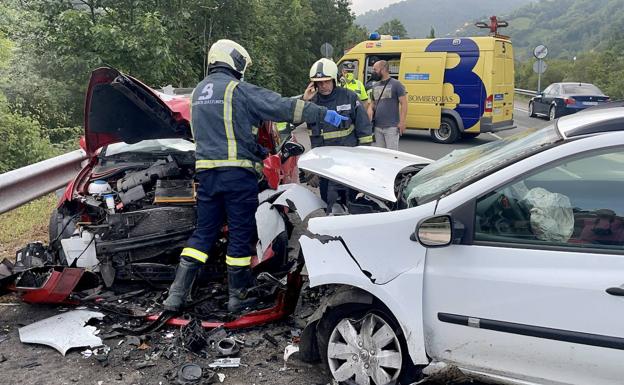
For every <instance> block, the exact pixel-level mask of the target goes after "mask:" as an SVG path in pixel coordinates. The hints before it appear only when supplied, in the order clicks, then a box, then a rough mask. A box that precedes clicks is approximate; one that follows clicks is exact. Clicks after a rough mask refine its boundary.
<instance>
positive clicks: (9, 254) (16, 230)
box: [0, 194, 57, 260]
mask: <svg viewBox="0 0 624 385" xmlns="http://www.w3.org/2000/svg"><path fill="white" fill-rule="evenodd" d="M56 202H57V198H56V195H54V194H48V195H45V196H43V197H41V198H39V199H36V200H34V201H32V202H30V203H28V204H26V205H24V206H20V207H18V208H16V209H13V210H11V211H9V212H6V213H4V214H2V215H0V260H2V259H3V258H9V259H10V260H13V259H14V258H15V252H16V251H17V250H19V249H21V248H22V247H24V246H25V245H26V244H27V243H28V242H33V241H41V242H44V243H48V221H49V220H50V213H51V212H52V210H53V209H54V207H55V206H56Z"/></svg>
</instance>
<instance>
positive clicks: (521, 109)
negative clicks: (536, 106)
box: [514, 107, 529, 113]
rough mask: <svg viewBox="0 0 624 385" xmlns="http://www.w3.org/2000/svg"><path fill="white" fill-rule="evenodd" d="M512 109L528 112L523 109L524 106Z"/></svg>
mask: <svg viewBox="0 0 624 385" xmlns="http://www.w3.org/2000/svg"><path fill="white" fill-rule="evenodd" d="M514 110H518V111H522V112H526V113H528V112H529V110H525V109H524V108H520V107H514Z"/></svg>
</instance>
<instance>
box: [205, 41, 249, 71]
mask: <svg viewBox="0 0 624 385" xmlns="http://www.w3.org/2000/svg"><path fill="white" fill-rule="evenodd" d="M208 64H209V65H214V64H217V65H223V66H227V67H229V68H231V69H233V70H234V71H236V72H238V73H239V74H241V75H244V74H245V70H246V69H247V67H249V66H250V65H251V56H249V53H247V50H246V49H245V48H244V47H243V46H242V45H240V44H238V43H237V42H235V41H232V40H227V39H221V40H218V41H217V42H215V43H214V44H213V45H212V46H211V47H210V51H208Z"/></svg>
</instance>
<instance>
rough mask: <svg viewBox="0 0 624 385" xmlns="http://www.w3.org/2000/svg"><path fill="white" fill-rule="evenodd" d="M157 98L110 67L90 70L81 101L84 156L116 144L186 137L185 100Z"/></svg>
mask: <svg viewBox="0 0 624 385" xmlns="http://www.w3.org/2000/svg"><path fill="white" fill-rule="evenodd" d="M160 95H162V98H161V97H159V93H157V92H156V91H154V90H152V89H151V88H149V87H148V86H146V85H145V84H143V83H141V82H140V81H138V80H137V79H134V78H132V77H130V76H128V75H124V74H122V73H121V72H119V71H117V70H116V69H114V68H109V67H102V68H98V69H96V70H95V71H93V72H92V73H91V79H90V80H89V87H88V89H87V96H86V101H85V122H84V126H85V146H86V148H85V149H86V151H87V153H88V155H89V156H91V155H93V154H95V152H96V151H97V149H98V148H100V147H102V146H105V145H107V144H111V143H116V142H126V143H137V142H140V141H141V140H146V139H164V138H190V137H191V130H190V124H189V121H190V101H189V99H188V97H183V96H169V95H163V94H160ZM163 99H165V100H163Z"/></svg>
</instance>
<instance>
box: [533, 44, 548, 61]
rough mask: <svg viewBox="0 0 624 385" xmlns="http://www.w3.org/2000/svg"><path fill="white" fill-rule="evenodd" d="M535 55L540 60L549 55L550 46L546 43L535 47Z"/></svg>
mask: <svg viewBox="0 0 624 385" xmlns="http://www.w3.org/2000/svg"><path fill="white" fill-rule="evenodd" d="M533 56H535V57H536V58H537V59H540V60H541V59H544V58H545V57H546V56H548V48H546V46H545V45H544V44H540V45H538V46H537V47H535V49H533Z"/></svg>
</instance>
